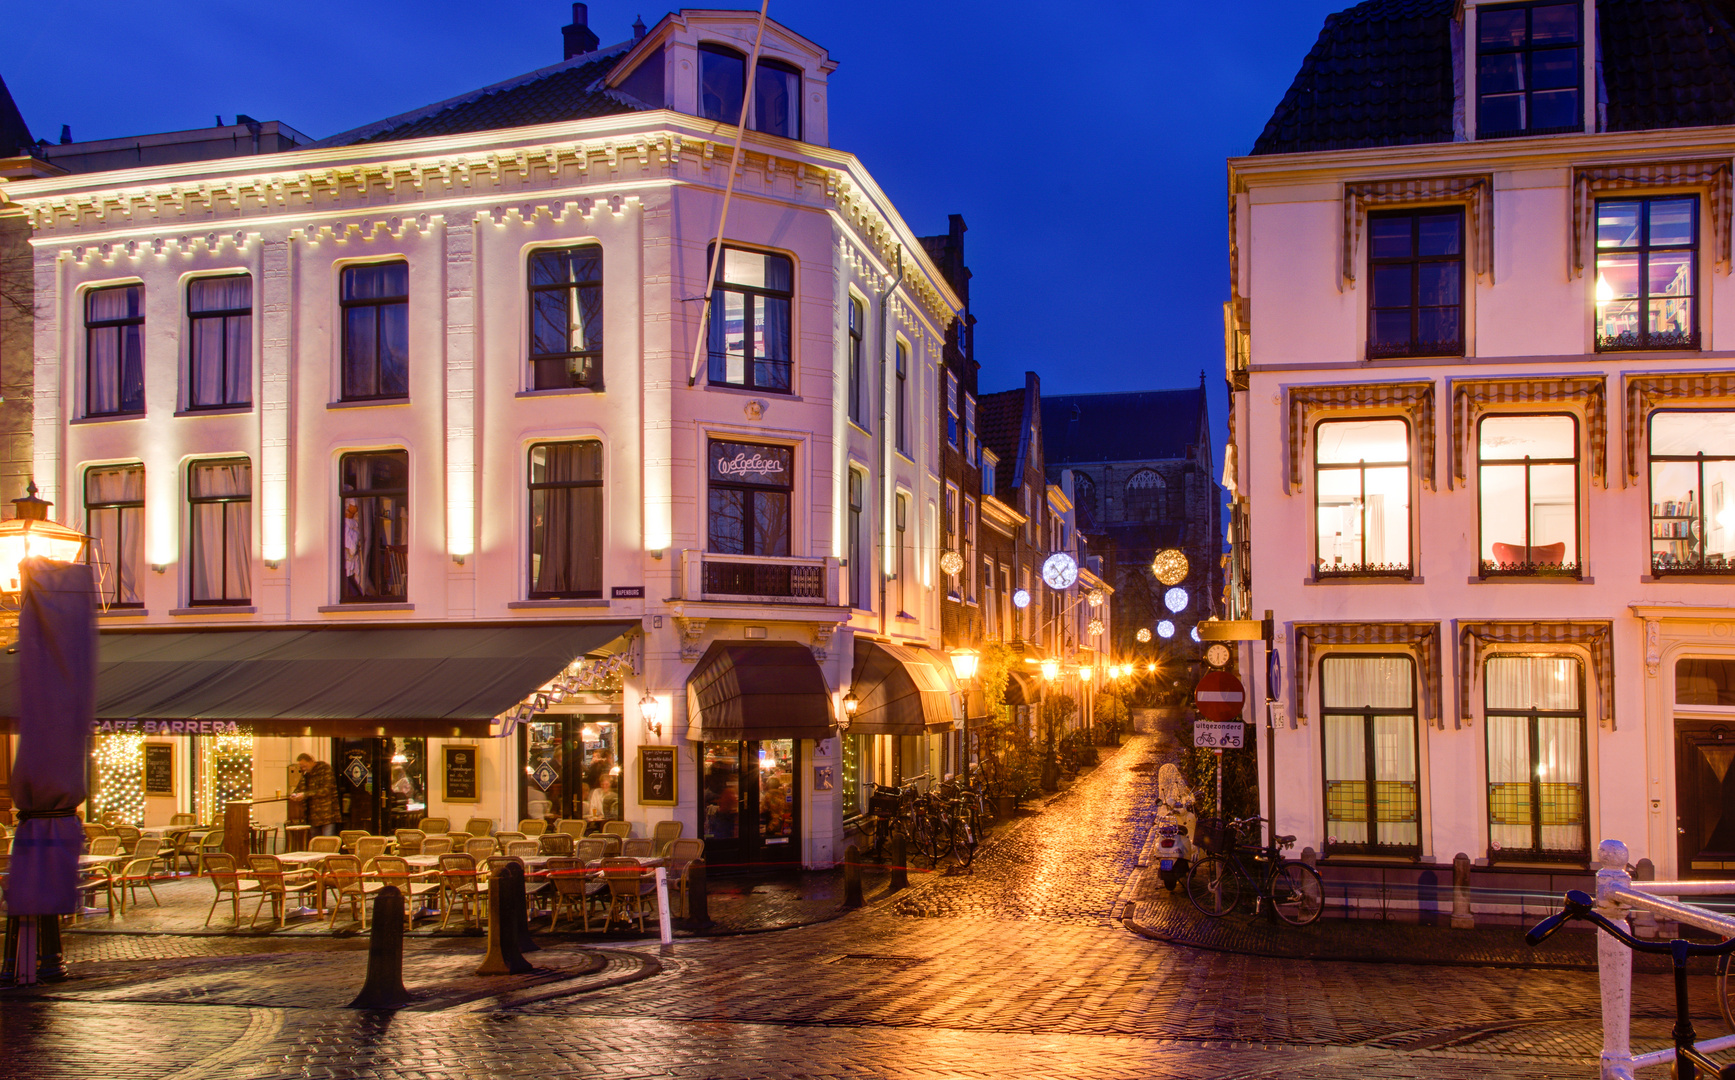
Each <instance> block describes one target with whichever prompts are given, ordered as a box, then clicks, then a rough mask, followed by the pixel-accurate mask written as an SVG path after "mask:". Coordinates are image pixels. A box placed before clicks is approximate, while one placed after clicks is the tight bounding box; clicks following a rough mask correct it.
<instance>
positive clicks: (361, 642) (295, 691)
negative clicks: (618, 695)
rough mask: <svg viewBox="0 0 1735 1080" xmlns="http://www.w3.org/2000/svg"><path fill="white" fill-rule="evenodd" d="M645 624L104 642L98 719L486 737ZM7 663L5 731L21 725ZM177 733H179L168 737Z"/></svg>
mask: <svg viewBox="0 0 1735 1080" xmlns="http://www.w3.org/2000/svg"><path fill="white" fill-rule="evenodd" d="M636 625H637V623H633V622H609V623H570V624H565V625H550V624H547V623H543V624H539V625H536V626H401V627H400V626H387V627H316V628H307V629H303V628H292V627H279V628H273V629H261V630H187V631H173V632H158V631H152V630H132V631H107V632H104V633H103V634H102V635H101V636H100V638H99V641H98V656H97V676H96V691H97V693H96V719H97V721H98V723H99V724H100V723H102V722H103V721H126V720H138V721H201V722H225V723H232V724H239V725H240V727H241V730H243V731H248V732H251V733H252V734H255V735H302V734H315V735H345V734H353V735H373V734H377V733H378V732H379V729H382V728H383V729H384V733H385V734H387V735H450V734H453V733H454V732H456V733H457V734H458V735H460V736H484V735H487V734H488V726H489V721H490V720H492V719H493V718H494V717H495V716H497V715H499V714H500V713H502V712H504V711H506V710H507V709H510V708H511V707H512V706H514V705H516V704H517V703H518V702H520V701H522V700H523V699H524V698H525V697H527V696H528V695H530V694H533V693H535V692H536V690H537V689H539V688H540V687H541V686H542V685H543V684H544V683H546V682H548V680H550V679H552V678H554V677H555V676H556V675H558V674H559V673H560V671H561V669H562V668H564V667H565V666H566V665H567V664H570V663H571V662H572V661H573V660H575V659H577V658H579V657H581V656H584V655H585V654H586V653H589V652H592V651H594V650H596V649H598V648H600V647H601V646H603V645H606V644H608V643H609V642H611V641H613V640H614V639H615V638H617V637H619V636H620V635H621V634H622V633H624V632H626V631H627V630H630V629H632V628H633V627H634V626H636ZM17 694H18V669H17V657H16V656H15V655H10V654H8V655H5V656H3V657H0V717H16V716H17V715H18V699H17ZM171 730H172V729H171Z"/></svg>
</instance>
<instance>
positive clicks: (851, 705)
mask: <svg viewBox="0 0 1735 1080" xmlns="http://www.w3.org/2000/svg"><path fill="white" fill-rule="evenodd" d="M859 708H861V701H860V700H859V699H857V698H856V696H855V690H854V688H851V689H849V690H845V691H844V692H843V719H842V720H841V721H839V722H838V725H837V726H838V730H840V731H848V730H849V725H850V724H851V723H853V722H854V721H855V711H856V710H857V709H859Z"/></svg>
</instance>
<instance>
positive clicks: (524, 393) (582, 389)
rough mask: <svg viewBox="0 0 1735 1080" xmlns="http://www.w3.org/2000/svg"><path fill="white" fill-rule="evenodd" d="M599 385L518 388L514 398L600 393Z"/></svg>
mask: <svg viewBox="0 0 1735 1080" xmlns="http://www.w3.org/2000/svg"><path fill="white" fill-rule="evenodd" d="M600 393H602V387H600V386H550V387H545V388H544V389H541V390H520V391H518V392H517V393H516V394H513V395H512V396H513V397H515V398H539V397H566V396H568V395H571V394H600Z"/></svg>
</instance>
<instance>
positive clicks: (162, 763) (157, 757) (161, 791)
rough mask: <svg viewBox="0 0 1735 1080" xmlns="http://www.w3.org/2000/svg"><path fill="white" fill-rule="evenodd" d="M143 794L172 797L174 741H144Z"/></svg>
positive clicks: (173, 788) (173, 791)
mask: <svg viewBox="0 0 1735 1080" xmlns="http://www.w3.org/2000/svg"><path fill="white" fill-rule="evenodd" d="M145 794H146V795H149V796H152V797H155V796H159V795H161V796H167V797H170V798H173V797H174V794H175V744H174V743H145Z"/></svg>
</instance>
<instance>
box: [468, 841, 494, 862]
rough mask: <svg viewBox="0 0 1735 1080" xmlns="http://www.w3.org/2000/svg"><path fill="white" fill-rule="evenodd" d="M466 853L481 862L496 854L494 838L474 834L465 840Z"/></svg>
mask: <svg viewBox="0 0 1735 1080" xmlns="http://www.w3.org/2000/svg"><path fill="white" fill-rule="evenodd" d="M464 854H466V855H468V856H470V857H471V858H472V859H475V860H476V861H477V862H481V861H482V860H483V859H486V858H487V857H488V856H490V855H492V854H494V838H493V837H492V836H472V837H471V838H470V839H468V840H466V841H465V842H464Z"/></svg>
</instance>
